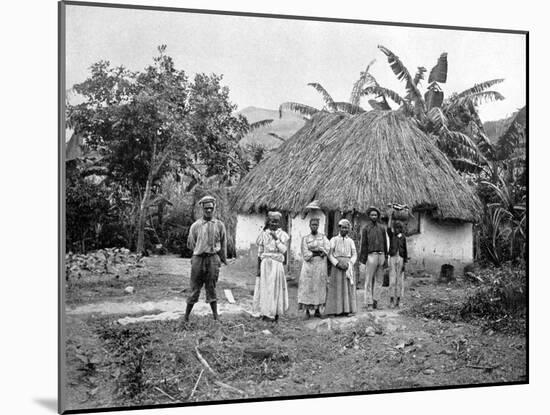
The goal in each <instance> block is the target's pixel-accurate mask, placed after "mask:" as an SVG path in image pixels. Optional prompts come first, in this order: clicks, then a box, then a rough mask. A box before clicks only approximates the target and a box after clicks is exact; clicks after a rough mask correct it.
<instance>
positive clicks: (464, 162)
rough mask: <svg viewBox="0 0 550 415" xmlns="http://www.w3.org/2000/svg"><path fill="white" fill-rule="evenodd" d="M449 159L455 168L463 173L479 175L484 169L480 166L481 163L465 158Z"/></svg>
mask: <svg viewBox="0 0 550 415" xmlns="http://www.w3.org/2000/svg"><path fill="white" fill-rule="evenodd" d="M448 158H449V161H450V162H451V164H452V165H453V167H454V168H455V169H456V170H458V171H461V172H465V173H479V172H480V171H481V170H482V169H483V166H482V165H480V164H479V163H477V162H475V161H473V160H468V159H465V158H453V157H448Z"/></svg>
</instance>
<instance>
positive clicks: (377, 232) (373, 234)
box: [359, 206, 388, 309]
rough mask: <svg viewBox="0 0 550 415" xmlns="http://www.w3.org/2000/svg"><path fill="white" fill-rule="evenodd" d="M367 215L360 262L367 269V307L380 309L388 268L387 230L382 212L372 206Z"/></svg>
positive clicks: (362, 232) (362, 233)
mask: <svg viewBox="0 0 550 415" xmlns="http://www.w3.org/2000/svg"><path fill="white" fill-rule="evenodd" d="M367 215H368V217H369V222H368V223H367V224H366V225H365V227H364V228H363V229H362V231H361V250H360V255H359V262H361V263H362V264H365V265H366V268H367V270H366V274H367V276H366V279H365V305H366V306H367V309H372V308H377V307H378V301H379V299H380V285H381V283H382V278H383V274H384V268H386V267H387V266H388V242H387V240H386V229H385V227H384V225H382V224H381V223H380V222H379V220H380V210H378V209H377V208H375V207H373V206H371V207H369V208H368V209H367ZM377 281H378V283H377Z"/></svg>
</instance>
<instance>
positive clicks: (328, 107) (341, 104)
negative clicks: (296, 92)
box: [279, 60, 375, 120]
mask: <svg viewBox="0 0 550 415" xmlns="http://www.w3.org/2000/svg"><path fill="white" fill-rule="evenodd" d="M374 62H375V60H372V61H371V62H370V63H369V64H368V65H367V67H366V69H365V70H364V71H362V72H361V73H360V74H359V78H358V79H357V81H355V83H354V84H353V88H352V91H351V95H350V99H349V102H346V101H335V100H334V99H333V98H332V96H331V95H330V94H329V93H328V91H327V90H326V89H325V88H324V87H323V86H322V85H321V84H319V83H316V82H311V83H309V84H307V85H308V86H311V87H312V88H314V89H315V90H316V91H317V92H318V93H319V94H320V95H321V97H322V98H323V103H324V106H323V108H322V109H318V108H315V107H312V106H309V105H305V104H301V103H299V102H284V103H282V104H281V105H280V106H279V117H282V116H283V111H292V112H297V113H299V114H301V115H303V116H304V119H306V120H309V119H310V118H311V117H312V116H313V115H315V114H317V113H320V112H344V113H347V114H352V115H354V114H360V113H363V112H365V109H363V108H362V107H361V106H360V100H361V97H362V95H363V93H362V91H363V88H364V87H365V86H367V85H370V83H371V82H372V79H374V78H372V77H371V75H370V73H369V70H370V67H371V66H372V65H373V64H374Z"/></svg>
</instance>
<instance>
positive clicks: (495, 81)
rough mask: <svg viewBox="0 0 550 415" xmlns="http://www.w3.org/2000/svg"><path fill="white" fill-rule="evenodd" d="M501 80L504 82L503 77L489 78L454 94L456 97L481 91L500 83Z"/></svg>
mask: <svg viewBox="0 0 550 415" xmlns="http://www.w3.org/2000/svg"><path fill="white" fill-rule="evenodd" d="M501 82H504V78H499V79H491V80H489V81H485V82H480V83H479V84H475V85H474V86H473V87H471V88H468V89H465V90H464V91H462V92H460V93H459V94H457V95H456V98H462V97H465V96H468V95H470V94H476V93H478V92H483V91H485V90H486V89H488V88H491V87H492V86H493V85H496V84H500V83H501Z"/></svg>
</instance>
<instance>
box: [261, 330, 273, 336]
mask: <svg viewBox="0 0 550 415" xmlns="http://www.w3.org/2000/svg"><path fill="white" fill-rule="evenodd" d="M262 333H263V334H266V335H270V334H271V332H270V331H269V330H262Z"/></svg>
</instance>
